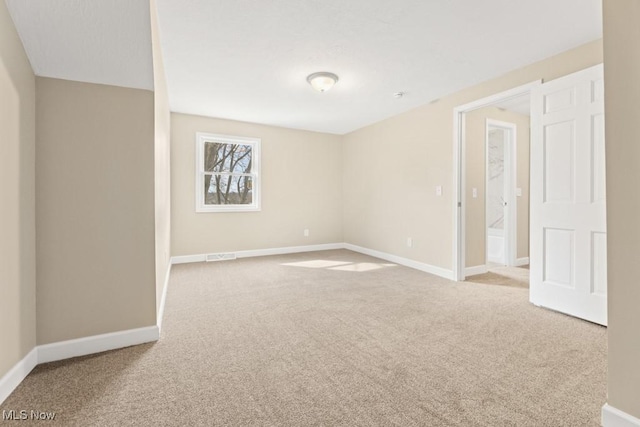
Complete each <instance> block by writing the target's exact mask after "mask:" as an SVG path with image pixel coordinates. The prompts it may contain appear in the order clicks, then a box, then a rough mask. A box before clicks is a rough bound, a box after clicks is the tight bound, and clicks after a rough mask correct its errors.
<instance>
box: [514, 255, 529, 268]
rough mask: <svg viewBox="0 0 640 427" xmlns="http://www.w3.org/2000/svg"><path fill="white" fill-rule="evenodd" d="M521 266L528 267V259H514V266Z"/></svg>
mask: <svg viewBox="0 0 640 427" xmlns="http://www.w3.org/2000/svg"><path fill="white" fill-rule="evenodd" d="M523 265H529V257H528V256H527V257H524V258H518V259H516V263H515V266H516V267H521V266H523Z"/></svg>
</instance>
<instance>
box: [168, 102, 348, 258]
mask: <svg viewBox="0 0 640 427" xmlns="http://www.w3.org/2000/svg"><path fill="white" fill-rule="evenodd" d="M196 132H210V133H218V134H225V135H235V136H246V137H257V138H261V139H262V147H261V148H262V159H261V160H262V162H261V172H262V177H261V179H262V210H261V211H259V212H236V213H196V212H195V135H196ZM341 168H342V156H341V150H340V137H339V136H336V135H329V134H323V133H316V132H306V131H300V130H292V129H285V128H278V127H273V126H264V125H258V124H250V123H243V122H236V121H231V120H221V119H213V118H207V117H201V116H191V115H186V114H175V113H172V114H171V171H172V173H171V194H172V203H171V223H172V230H171V233H172V234H171V245H172V255H173V256H177V255H194V254H203V253H211V252H226V251H240V250H249V249H265V248H277V247H287V246H300V245H314V244H320V243H337V242H342V224H341V220H342V219H341V214H342V180H341V172H340V171H341ZM305 228H308V229H309V230H310V236H309V237H303V230H304V229H305Z"/></svg>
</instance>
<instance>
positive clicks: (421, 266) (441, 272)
mask: <svg viewBox="0 0 640 427" xmlns="http://www.w3.org/2000/svg"><path fill="white" fill-rule="evenodd" d="M343 247H344V248H345V249H349V250H350V251H354V252H359V253H361V254H365V255H369V256H372V257H376V258H380V259H384V260H386V261H390V262H394V263H396V264H400V265H404V266H405V267H410V268H414V269H416V270H420V271H424V272H426V273H431V274H435V275H436V276H440V277H444V278H445V279H449V280H453V271H451V270H447V269H446V268H442V267H436V266H434V265H429V264H425V263H422V262H419V261H414V260H412V259H408V258H403V257H400V256H397V255H391V254H388V253H385V252H380V251H376V250H374V249H367V248H363V247H361V246H356V245H352V244H351V243H345V244H344V246H343Z"/></svg>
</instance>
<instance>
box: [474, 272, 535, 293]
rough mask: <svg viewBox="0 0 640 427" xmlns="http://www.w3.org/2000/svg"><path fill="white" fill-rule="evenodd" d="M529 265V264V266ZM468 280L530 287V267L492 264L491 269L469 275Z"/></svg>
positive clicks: (487, 283) (488, 283)
mask: <svg viewBox="0 0 640 427" xmlns="http://www.w3.org/2000/svg"><path fill="white" fill-rule="evenodd" d="M527 267H528V266H527ZM467 281H468V282H473V283H481V284H484V285H499V286H515V287H518V288H527V289H528V288H529V269H528V268H523V267H505V266H490V267H489V271H488V272H487V273H483V274H476V275H474V276H469V277H467Z"/></svg>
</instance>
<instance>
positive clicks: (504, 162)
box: [467, 119, 528, 266]
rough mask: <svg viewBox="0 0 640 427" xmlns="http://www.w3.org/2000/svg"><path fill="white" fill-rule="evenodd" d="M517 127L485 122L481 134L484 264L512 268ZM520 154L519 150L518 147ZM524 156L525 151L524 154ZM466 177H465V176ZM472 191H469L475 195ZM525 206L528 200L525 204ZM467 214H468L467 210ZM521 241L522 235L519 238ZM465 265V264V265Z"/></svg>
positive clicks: (514, 230) (495, 121)
mask: <svg viewBox="0 0 640 427" xmlns="http://www.w3.org/2000/svg"><path fill="white" fill-rule="evenodd" d="M517 128H518V126H517V125H516V124H515V123H511V122H502V121H498V120H495V119H487V121H486V132H485V162H484V163H485V169H484V175H485V177H486V179H485V197H484V205H485V233H484V234H485V248H486V249H485V264H486V265H491V264H495V265H499V266H512V265H515V256H516V251H515V249H516V248H515V247H514V245H513V243H514V242H516V243H517V239H518V230H517V228H518V227H517V223H518V218H517V211H515V210H512V209H511V208H512V207H513V205H514V202H515V203H516V204H517V201H515V199H514V197H513V195H514V193H516V188H518V189H519V191H520V195H521V196H522V188H521V187H516V186H517V185H518V182H517V180H516V176H515V172H516V170H517V163H516V156H515V154H516V150H517V148H518V146H517V142H518V141H517V138H516V136H517ZM520 148H521V150H520V151H523V150H522V148H523V147H520ZM527 155H528V151H527ZM468 176H469V175H467V177H468ZM475 193H476V189H475V188H473V189H472V194H474V195H475ZM525 203H526V204H527V205H528V201H525ZM467 215H469V212H468V211H467ZM520 238H524V236H520ZM467 266H468V265H467Z"/></svg>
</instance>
